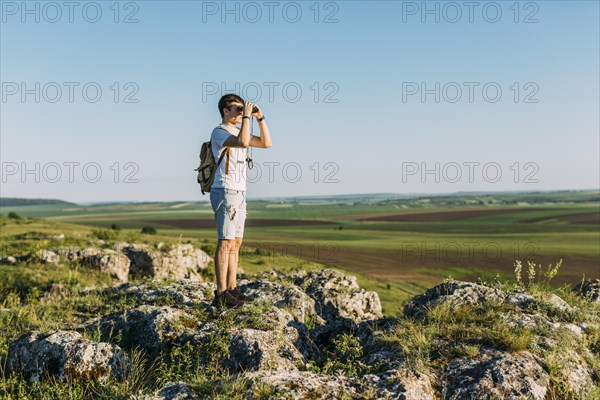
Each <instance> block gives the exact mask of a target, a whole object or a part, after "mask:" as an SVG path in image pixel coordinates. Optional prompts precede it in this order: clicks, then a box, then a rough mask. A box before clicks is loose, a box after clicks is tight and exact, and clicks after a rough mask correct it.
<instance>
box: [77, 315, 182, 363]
mask: <svg viewBox="0 0 600 400" xmlns="http://www.w3.org/2000/svg"><path fill="white" fill-rule="evenodd" d="M185 315H186V313H185V312H184V311H183V310H179V309H176V308H173V307H155V306H147V305H142V306H140V307H137V308H134V309H131V310H128V311H126V312H124V313H116V314H112V315H109V316H107V317H104V318H102V319H101V320H100V321H98V322H94V323H92V324H90V325H88V326H87V330H88V331H93V330H96V329H99V330H100V333H101V339H102V340H105V341H113V340H116V339H118V340H119V344H120V345H121V346H123V347H124V348H126V349H130V348H131V349H132V348H135V347H140V348H142V349H145V350H148V351H150V352H151V353H155V352H157V351H158V350H160V349H161V348H163V347H164V346H166V345H168V344H169V343H175V342H178V340H179V339H181V338H182V336H184V335H185V333H186V326H184V325H183V324H180V323H179V321H180V320H181V319H183V318H184V317H185Z"/></svg>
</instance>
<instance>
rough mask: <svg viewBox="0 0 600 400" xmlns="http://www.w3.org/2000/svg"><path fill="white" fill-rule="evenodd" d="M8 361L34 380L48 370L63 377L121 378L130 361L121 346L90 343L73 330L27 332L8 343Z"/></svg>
mask: <svg viewBox="0 0 600 400" xmlns="http://www.w3.org/2000/svg"><path fill="white" fill-rule="evenodd" d="M7 361H8V370H9V371H17V372H22V373H23V374H24V375H25V376H26V378H27V379H28V380H29V381H32V382H38V381H40V379H42V378H43V376H44V374H45V373H49V374H50V375H53V376H55V377H56V378H58V379H61V380H63V379H65V378H66V377H67V376H68V377H74V378H75V377H83V378H88V379H94V380H98V381H106V380H107V379H108V378H109V377H111V376H112V377H117V378H118V377H121V376H122V375H123V373H124V371H125V370H126V369H127V367H128V364H129V359H128V357H127V356H126V355H125V354H124V353H123V351H122V350H121V349H120V348H119V347H117V346H113V345H111V344H108V343H95V342H91V341H89V340H86V339H84V338H83V336H81V334H79V333H78V332H71V331H58V332H55V333H53V334H51V335H46V334H42V333H41V332H37V331H33V332H28V333H25V334H23V335H21V336H20V337H19V338H18V339H17V340H15V341H14V342H12V343H11V344H10V345H9V347H8V356H7Z"/></svg>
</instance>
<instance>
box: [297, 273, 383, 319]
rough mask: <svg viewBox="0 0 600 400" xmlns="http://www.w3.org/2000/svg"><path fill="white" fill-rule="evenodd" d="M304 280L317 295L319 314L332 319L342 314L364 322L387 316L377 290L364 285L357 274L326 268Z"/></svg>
mask: <svg viewBox="0 0 600 400" xmlns="http://www.w3.org/2000/svg"><path fill="white" fill-rule="evenodd" d="M302 284H303V285H304V286H306V293H307V294H308V295H309V296H310V297H311V298H312V299H314V301H315V308H316V311H317V314H319V315H320V316H321V318H323V319H324V320H325V321H326V322H328V323H329V322H334V321H337V320H339V319H340V318H346V319H349V320H351V321H352V322H354V323H360V322H363V321H368V320H374V319H377V318H381V317H382V316H383V314H382V312H381V303H380V301H379V296H378V295H377V293H375V292H366V291H365V290H364V289H361V288H360V287H359V286H358V284H357V283H356V277H354V276H348V275H344V274H342V273H340V272H337V271H333V270H330V269H325V270H322V271H318V272H311V273H309V274H308V275H307V276H306V278H304V282H302Z"/></svg>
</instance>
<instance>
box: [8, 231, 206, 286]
mask: <svg viewBox="0 0 600 400" xmlns="http://www.w3.org/2000/svg"><path fill="white" fill-rule="evenodd" d="M91 243H92V245H93V246H91V247H85V248H80V247H76V246H75V247H62V248H59V249H57V250H56V251H52V250H40V251H38V252H36V253H35V254H31V255H29V256H27V257H25V261H27V260H28V259H31V258H32V257H35V259H36V260H37V261H40V262H42V263H51V264H58V263H59V262H60V261H61V259H62V260H63V261H69V262H74V263H76V264H79V265H82V266H86V267H89V268H94V269H98V270H100V271H101V272H105V273H107V274H110V276H111V277H112V278H114V279H115V280H117V281H118V282H128V281H129V277H130V274H131V276H132V277H134V278H151V279H152V280H154V281H163V280H167V279H171V280H181V279H191V280H202V274H203V273H204V272H206V270H207V268H208V265H209V263H210V262H212V261H213V259H212V258H211V257H210V256H209V255H208V254H206V253H205V252H203V251H202V250H200V249H196V248H194V246H193V245H191V244H189V243H186V244H177V245H166V244H164V243H158V244H156V245H153V246H150V245H146V244H129V243H126V242H116V243H115V244H114V245H112V247H106V246H109V245H107V244H106V242H104V241H100V240H99V241H95V242H91ZM16 262H17V259H16V258H15V257H13V256H8V257H4V258H2V259H0V263H2V264H14V263H16Z"/></svg>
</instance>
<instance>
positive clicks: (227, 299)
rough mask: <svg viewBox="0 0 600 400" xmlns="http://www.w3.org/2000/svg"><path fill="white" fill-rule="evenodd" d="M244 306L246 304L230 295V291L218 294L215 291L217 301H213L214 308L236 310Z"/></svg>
mask: <svg viewBox="0 0 600 400" xmlns="http://www.w3.org/2000/svg"><path fill="white" fill-rule="evenodd" d="M242 304H244V302H243V301H241V300H238V299H237V298H235V297H234V296H233V295H232V294H231V293H229V291H228V290H226V291H224V292H221V293H217V291H216V290H215V299H214V300H213V306H215V307H218V308H222V307H228V308H235V307H239V306H241V305H242Z"/></svg>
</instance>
